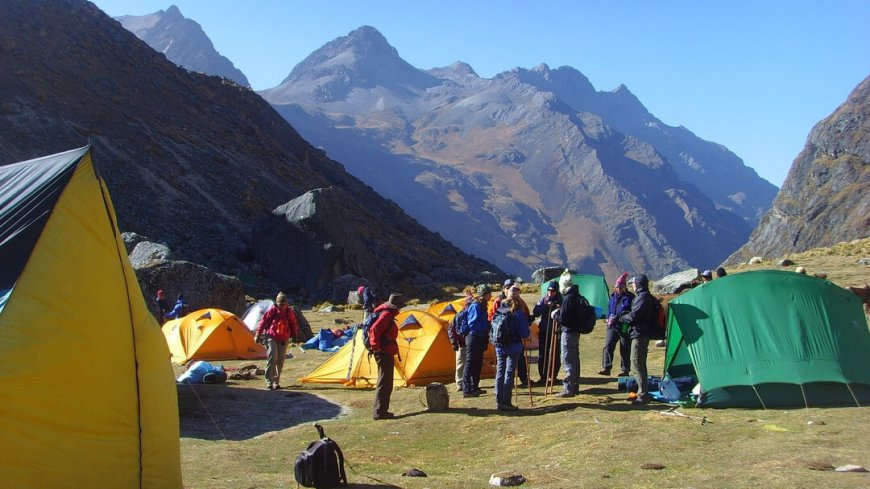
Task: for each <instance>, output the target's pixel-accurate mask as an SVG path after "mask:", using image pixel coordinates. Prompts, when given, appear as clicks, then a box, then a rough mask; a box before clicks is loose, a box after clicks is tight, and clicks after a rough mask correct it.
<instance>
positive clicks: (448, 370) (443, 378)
mask: <svg viewBox="0 0 870 489" xmlns="http://www.w3.org/2000/svg"><path fill="white" fill-rule="evenodd" d="M396 324H398V326H399V336H398V338H397V341H398V343H399V357H397V358H396V361H395V367H394V371H393V379H394V380H393V383H394V385H396V386H413V385H426V384H428V383H430V382H448V381H450V380H452V379H453V372H454V369H455V359H454V358H455V357H454V354H453V349H452V348H451V346H450V340H449V339H448V338H447V330H446V329H444V322H443V321H441V320H440V319H438V318H437V317H435V316H433V315H431V314H429V313H427V312H425V311H416V310H414V311H404V312H400V313H399V314H398V315H397V316H396ZM400 358H401V359H400ZM377 380H378V366H377V364H376V363H375V361H374V359H373V358H372V359H369V357H368V354H367V350H366V349H365V347H364V346H363V343H362V331H358V332H357V334H356V337H355V338H354V340H353V341H351V342H348V343H347V344H346V345H344V346H343V347H342V348H341V349H340V350H339V351H337V352H335V354H334V355H333V356H332V357H330V358H329V359H328V360H326V361H325V362H323V364H321V365H320V366H318V367H317V368H315V369H314V370H312V371H311V373H309V374H308V375H306V376H305V377H302V378H301V379H299V381H300V382H303V383H324V384H342V385H346V386H349V387H373V386H374V385H375V384H377Z"/></svg>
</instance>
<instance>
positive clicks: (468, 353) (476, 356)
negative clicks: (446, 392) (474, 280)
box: [462, 284, 492, 397]
mask: <svg viewBox="0 0 870 489" xmlns="http://www.w3.org/2000/svg"><path fill="white" fill-rule="evenodd" d="M491 298H492V289H490V288H489V286H488V285H486V284H481V285H480V286H478V287H477V295H476V296H475V297H474V299H473V300H472V301H471V304H469V305H468V334H467V335H465V373H464V374H463V376H462V397H478V396H480V395H481V394H485V393H486V391H484V390H483V389H481V388H480V369H481V368H483V353H484V352H485V351H486V348H487V346H489V326H490V323H489V317H488V316H487V314H486V309H487V308H486V306H487V304H488V303H489V300H490V299H491Z"/></svg>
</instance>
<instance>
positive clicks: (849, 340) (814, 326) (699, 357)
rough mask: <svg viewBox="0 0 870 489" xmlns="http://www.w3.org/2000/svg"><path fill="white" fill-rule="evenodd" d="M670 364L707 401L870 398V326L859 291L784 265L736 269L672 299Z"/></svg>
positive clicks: (799, 402) (796, 402) (779, 403)
mask: <svg viewBox="0 0 870 489" xmlns="http://www.w3.org/2000/svg"><path fill="white" fill-rule="evenodd" d="M668 309H669V312H668V346H667V351H666V353H665V373H666V374H667V375H668V376H670V377H671V378H676V377H682V376H687V375H690V376H693V377H695V379H696V380H697V381H698V382H699V383H700V384H701V390H702V395H701V397H700V398H699V405H701V406H708V407H734V406H740V407H763V408H770V407H784V406H819V405H844V404H851V405H855V404H857V405H860V406H866V405H868V404H870V356H868V353H867V352H868V351H870V332H868V330H867V320H866V318H865V317H864V312H863V311H862V309H861V302H860V300H859V299H858V297H857V296H855V295H854V294H851V293H849V292H848V291H846V290H845V289H842V288H840V287H837V286H836V285H834V284H832V283H831V282H828V281H826V280H822V279H818V278H815V277H810V276H807V275H801V274H797V273H793V272H784V271H777V270H759V271H752V272H746V273H740V274H733V275H728V276H727V277H723V278H721V279H718V280H714V281H713V282H709V283H706V284H703V285H701V286H699V287H696V288H695V289H693V290H691V291H690V292H687V293H685V294H683V295H681V296H680V297H677V298H675V299H673V300H671V301H670V304H669V308H668Z"/></svg>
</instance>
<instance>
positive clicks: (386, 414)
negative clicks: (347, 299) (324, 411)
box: [369, 293, 405, 421]
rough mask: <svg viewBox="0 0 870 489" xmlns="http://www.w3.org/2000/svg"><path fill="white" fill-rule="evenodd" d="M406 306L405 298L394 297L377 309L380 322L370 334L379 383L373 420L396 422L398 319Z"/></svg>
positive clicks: (374, 312)
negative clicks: (392, 399) (392, 403)
mask: <svg viewBox="0 0 870 489" xmlns="http://www.w3.org/2000/svg"><path fill="white" fill-rule="evenodd" d="M404 305H405V296H403V295H402V294H396V293H393V294H390V298H389V299H388V300H387V302H384V303H383V304H381V305H379V306H378V307H376V308H375V309H374V311H373V314H377V319H375V322H374V323H373V324H372V327H371V330H370V331H369V347H370V349H371V351H372V354H373V355H374V356H375V361H376V362H377V364H378V382H377V384H376V385H375V403H374V406H372V419H374V420H375V421H377V420H379V419H393V418H395V417H396V415H394V414H393V413H391V412H390V397H391V396H392V394H393V365H394V357H395V356H396V355H398V354H399V343H398V342H397V341H396V338H398V337H399V326H398V325H397V324H396V315H397V314H399V310H400V309H401V308H402V306H404Z"/></svg>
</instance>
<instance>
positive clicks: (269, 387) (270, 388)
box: [266, 384, 275, 391]
mask: <svg viewBox="0 0 870 489" xmlns="http://www.w3.org/2000/svg"><path fill="white" fill-rule="evenodd" d="M266 388H267V389H269V390H270V391H271V390H274V389H275V386H274V385H273V384H266Z"/></svg>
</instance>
